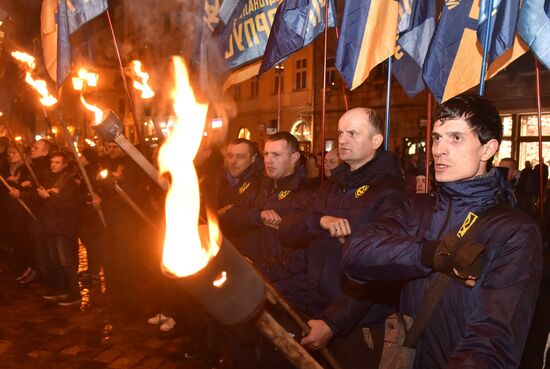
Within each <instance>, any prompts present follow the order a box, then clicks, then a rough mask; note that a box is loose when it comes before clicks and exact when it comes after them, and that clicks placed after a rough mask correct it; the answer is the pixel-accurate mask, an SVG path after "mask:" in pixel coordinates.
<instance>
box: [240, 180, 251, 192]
mask: <svg viewBox="0 0 550 369" xmlns="http://www.w3.org/2000/svg"><path fill="white" fill-rule="evenodd" d="M250 184H251V183H250V181H246V182H245V183H243V184H242V185H241V187H239V195H242V194H243V193H244V192H245V191H246V190H248V187H250Z"/></svg>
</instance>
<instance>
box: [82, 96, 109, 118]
mask: <svg viewBox="0 0 550 369" xmlns="http://www.w3.org/2000/svg"><path fill="white" fill-rule="evenodd" d="M80 101H81V102H82V105H84V107H85V108H86V109H88V110H89V111H91V112H93V113H94V125H97V124H99V123H101V122H102V121H103V111H102V110H101V109H100V108H98V107H97V106H95V105H92V104H89V103H88V102H87V101H86V99H84V96H82V95H80Z"/></svg>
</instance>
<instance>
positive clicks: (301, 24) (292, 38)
mask: <svg viewBox="0 0 550 369" xmlns="http://www.w3.org/2000/svg"><path fill="white" fill-rule="evenodd" d="M325 5H326V1H325V0H286V1H283V2H282V3H281V5H279V7H278V8H277V13H276V14H275V19H274V21H273V26H272V28H271V33H270V35H269V39H268V41H267V46H266V49H265V53H264V56H263V59H262V65H261V67H260V74H261V73H263V72H265V71H266V70H268V69H269V68H271V67H273V66H274V65H276V64H279V63H281V62H282V61H283V60H285V59H286V58H287V57H288V56H289V55H290V54H292V53H294V52H296V51H298V50H300V49H301V48H303V47H304V46H306V45H309V44H310V43H312V42H313V40H315V38H316V37H317V36H319V35H320V34H321V33H322V32H323V31H324V30H325ZM334 12H335V8H334V2H333V0H329V1H328V25H329V27H334V25H335V24H336V21H335V19H334Z"/></svg>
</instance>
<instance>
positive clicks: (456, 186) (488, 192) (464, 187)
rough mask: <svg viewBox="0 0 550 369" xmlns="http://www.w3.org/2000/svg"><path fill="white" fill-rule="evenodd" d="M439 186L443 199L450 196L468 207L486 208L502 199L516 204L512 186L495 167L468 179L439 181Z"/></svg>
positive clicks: (513, 204)
mask: <svg viewBox="0 0 550 369" xmlns="http://www.w3.org/2000/svg"><path fill="white" fill-rule="evenodd" d="M437 187H438V192H439V194H440V196H441V198H442V200H443V199H444V198H448V199H450V200H452V201H454V202H458V203H460V204H462V205H464V206H468V207H482V208H485V207H488V206H491V205H494V204H496V203H497V202H502V201H504V202H507V203H509V204H510V205H512V206H515V197H514V192H513V189H512V186H511V185H510V184H509V183H508V182H507V181H506V180H505V179H504V178H503V177H502V175H501V174H500V172H499V171H498V170H496V169H495V168H492V169H491V170H490V171H489V172H488V173H487V174H484V175H480V176H477V177H475V178H473V179H471V180H467V181H456V182H445V183H440V182H438V183H437Z"/></svg>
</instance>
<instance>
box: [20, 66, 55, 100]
mask: <svg viewBox="0 0 550 369" xmlns="http://www.w3.org/2000/svg"><path fill="white" fill-rule="evenodd" d="M25 82H27V83H28V84H29V85H31V86H32V87H33V88H34V89H35V90H36V92H38V93H39V94H40V95H41V96H42V97H40V98H39V100H40V103H41V104H42V105H44V106H52V105H54V104H56V103H57V99H56V98H55V97H53V96H52V95H50V93H49V92H48V85H47V84H46V81H44V80H42V79H34V78H32V76H31V73H30V72H27V75H26V76H25Z"/></svg>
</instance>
